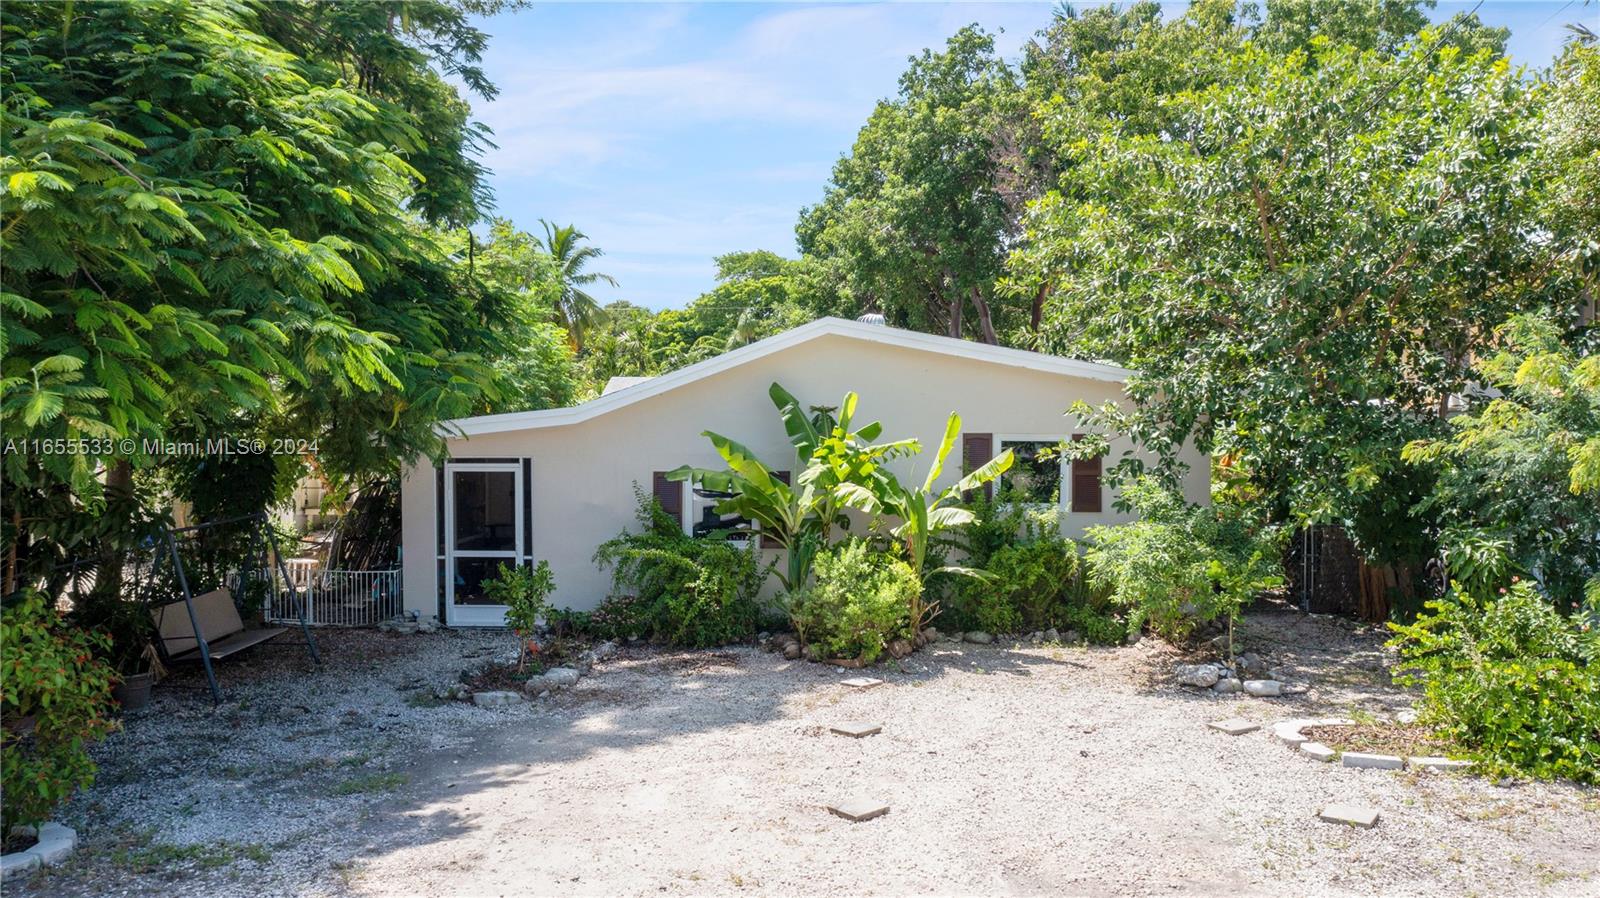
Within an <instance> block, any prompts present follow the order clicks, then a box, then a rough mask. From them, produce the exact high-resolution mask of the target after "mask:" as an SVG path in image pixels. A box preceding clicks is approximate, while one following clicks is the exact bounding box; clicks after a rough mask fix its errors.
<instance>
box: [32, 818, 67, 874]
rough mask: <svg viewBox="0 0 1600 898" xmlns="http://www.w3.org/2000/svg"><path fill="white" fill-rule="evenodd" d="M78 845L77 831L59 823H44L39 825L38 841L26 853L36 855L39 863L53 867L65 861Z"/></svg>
mask: <svg viewBox="0 0 1600 898" xmlns="http://www.w3.org/2000/svg"><path fill="white" fill-rule="evenodd" d="M77 847H78V832H77V830H74V829H73V828H72V827H70V826H63V825H62V824H60V823H46V824H44V825H43V826H40V827H39V841H38V842H37V843H36V844H35V845H34V846H33V847H32V848H30V849H28V853H30V854H35V855H38V857H39V863H41V864H44V865H45V866H46V867H54V866H57V865H60V864H64V863H66V862H67V858H68V857H70V856H71V855H72V852H73V851H74V850H76V849H77Z"/></svg>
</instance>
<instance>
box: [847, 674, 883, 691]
mask: <svg viewBox="0 0 1600 898" xmlns="http://www.w3.org/2000/svg"><path fill="white" fill-rule="evenodd" d="M840 683H841V684H842V685H845V686H849V687H850V688H852V689H871V688H872V687H874V686H882V685H883V681H882V680H875V679H873V678H872V677H851V678H850V679H848V680H841V681H840Z"/></svg>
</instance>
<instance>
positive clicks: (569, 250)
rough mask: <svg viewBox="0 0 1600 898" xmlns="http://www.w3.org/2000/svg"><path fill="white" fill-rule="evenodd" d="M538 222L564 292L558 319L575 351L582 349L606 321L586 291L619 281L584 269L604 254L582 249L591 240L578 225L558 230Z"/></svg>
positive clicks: (546, 249)
mask: <svg viewBox="0 0 1600 898" xmlns="http://www.w3.org/2000/svg"><path fill="white" fill-rule="evenodd" d="M539 223H540V224H542V225H544V241H543V247H544V251H545V252H546V253H548V254H549V255H550V258H552V259H554V260H555V263H556V281H557V283H558V284H560V286H561V293H560V295H559V296H558V297H557V298H556V317H557V319H558V320H559V321H560V323H561V325H562V326H563V327H565V328H566V329H567V342H568V343H570V344H571V345H572V348H573V350H574V351H576V350H579V349H582V348H583V340H584V337H585V336H586V335H587V334H588V332H589V331H590V330H591V329H593V328H594V327H595V326H596V325H598V324H600V323H601V322H603V321H605V320H606V313H605V310H604V309H602V308H600V303H599V301H598V300H596V299H595V298H594V297H593V296H590V295H589V293H588V292H587V291H586V290H584V288H585V287H587V286H589V285H590V284H593V283H595V282H597V281H604V282H606V283H607V284H610V285H611V286H613V287H615V286H617V280H616V278H613V277H612V276H611V275H609V274H600V273H598V272H592V271H584V270H583V269H584V266H586V265H588V264H589V262H591V261H592V260H594V259H598V258H599V257H601V256H603V255H605V253H604V252H603V251H602V250H601V249H600V248H599V247H596V246H580V245H579V243H580V242H581V241H584V240H588V239H589V236H588V235H587V234H585V233H583V232H582V231H580V230H578V229H577V227H576V226H575V225H567V226H565V227H556V226H555V225H553V224H551V223H550V222H548V221H545V220H543V219H540V220H539Z"/></svg>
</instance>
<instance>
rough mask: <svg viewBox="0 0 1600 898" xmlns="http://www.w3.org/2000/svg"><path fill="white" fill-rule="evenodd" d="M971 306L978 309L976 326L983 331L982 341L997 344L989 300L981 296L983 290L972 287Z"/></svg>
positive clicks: (998, 340) (997, 338) (998, 342)
mask: <svg viewBox="0 0 1600 898" xmlns="http://www.w3.org/2000/svg"><path fill="white" fill-rule="evenodd" d="M972 307H973V308H975V309H977V310H978V327H979V328H981V329H982V331H983V342H985V343H988V344H989V345H990V346H998V345H999V344H1000V338H999V337H998V336H996V335H995V332H994V316H992V315H990V314H989V301H988V300H986V299H984V298H983V291H982V290H979V289H978V288H977V287H973V288H972Z"/></svg>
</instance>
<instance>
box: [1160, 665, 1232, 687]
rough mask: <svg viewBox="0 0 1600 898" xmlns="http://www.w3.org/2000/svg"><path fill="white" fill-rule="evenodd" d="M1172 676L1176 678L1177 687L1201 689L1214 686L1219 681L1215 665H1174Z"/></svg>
mask: <svg viewBox="0 0 1600 898" xmlns="http://www.w3.org/2000/svg"><path fill="white" fill-rule="evenodd" d="M1172 674H1173V676H1175V677H1177V678H1178V684H1179V685H1182V686H1199V687H1201V688H1209V687H1211V686H1215V685H1217V680H1219V679H1221V677H1220V676H1219V675H1218V674H1217V666H1216V665H1215V664H1175V665H1173V667H1172Z"/></svg>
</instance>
